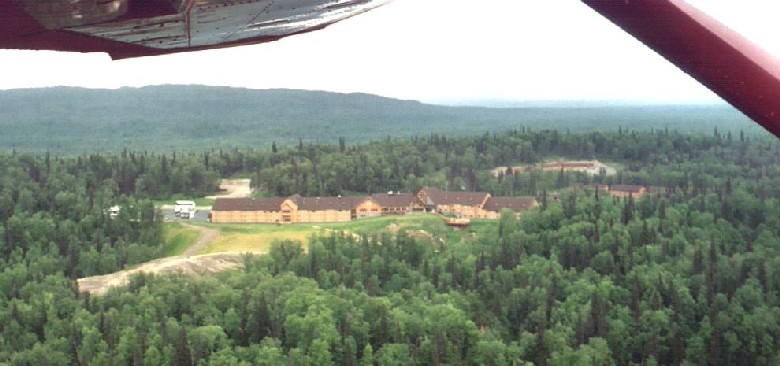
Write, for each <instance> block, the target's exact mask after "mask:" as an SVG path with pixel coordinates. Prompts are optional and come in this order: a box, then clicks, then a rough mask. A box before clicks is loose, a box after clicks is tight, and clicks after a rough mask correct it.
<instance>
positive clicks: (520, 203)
mask: <svg viewBox="0 0 780 366" xmlns="http://www.w3.org/2000/svg"><path fill="white" fill-rule="evenodd" d="M535 205H536V199H534V198H533V197H506V196H499V197H490V199H489V200H488V201H487V203H486V204H485V210H487V211H493V212H499V211H501V210H502V209H505V208H506V209H509V210H512V212H523V211H528V210H530V209H531V208H532V207H534V206H535Z"/></svg>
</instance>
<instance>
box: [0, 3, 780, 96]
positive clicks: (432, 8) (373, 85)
mask: <svg viewBox="0 0 780 366" xmlns="http://www.w3.org/2000/svg"><path fill="white" fill-rule="evenodd" d="M689 2H690V3H692V4H694V5H696V6H698V7H699V8H700V9H702V10H704V11H705V12H707V13H709V14H710V15H712V16H714V17H716V18H717V19H719V20H721V21H723V22H725V23H726V24H728V25H729V26H731V27H732V28H734V29H736V30H738V31H740V32H741V33H743V34H744V35H745V36H747V37H748V38H750V39H752V40H754V41H755V42H757V43H759V44H760V45H762V46H764V47H765V48H767V50H768V51H769V52H772V53H774V54H775V55H780V42H778V41H777V37H778V35H780V24H779V23H780V22H777V21H776V17H777V15H778V14H780V2H778V1H775V0H740V1H732V0H689ZM772 18H775V19H772ZM0 62H1V65H2V67H0V89H10V88H28V87H43V86H55V85H69V86H84V87H90V88H117V87H121V86H144V85H156V84H205V85H227V86H236V87H247V88H256V89H265V88H299V89H315V90H329V91H337V92H366V93H373V94H379V95H383V96H388V97H394V98H402V99H418V100H423V101H428V102H445V103H452V102H465V103H468V102H469V101H478V100H489V99H500V100H507V101H514V100H621V101H642V102H716V101H719V98H718V97H717V96H716V95H714V94H713V93H711V92H710V91H709V90H707V89H706V88H704V87H703V86H701V85H700V84H698V82H696V81H695V80H693V79H692V78H690V77H688V76H687V75H685V74H684V73H683V72H681V71H679V70H678V69H677V68H676V67H675V66H673V65H672V64H670V63H668V62H667V61H665V60H664V59H663V58H661V57H660V56H658V55H657V54H656V53H655V52H654V51H652V50H650V49H648V48H646V47H645V46H643V45H642V44H641V43H639V42H638V41H636V40H635V39H634V38H632V37H631V36H629V35H627V34H626V33H624V32H623V31H622V30H620V29H619V28H617V27H616V26H614V25H613V24H612V23H610V22H609V21H607V20H606V19H605V18H603V17H601V16H600V15H598V14H597V13H595V12H594V11H592V10H591V9H590V8H588V7H587V6H585V5H583V4H582V3H580V2H579V1H576V0H478V1H476V0H395V1H394V2H393V3H390V4H389V5H386V6H384V7H382V8H379V9H376V10H374V11H371V12H368V13H366V14H363V15H360V16H357V17H355V18H352V19H349V20H346V21H343V22H341V23H338V24H335V25H332V26H330V27H328V28H326V29H325V30H322V31H318V32H313V33H309V34H304V35H299V36H293V37H289V38H286V39H283V40H281V41H279V42H273V43H268V44H262V45H254V46H243V47H234V48H229V49H223V50H209V51H202V52H193V53H180V54H174V55H167V56H156V57H144V58H139V59H130V60H122V61H111V60H110V59H109V57H108V56H107V55H105V54H74V53H59V52H44V51H5V50H2V51H0ZM472 104H473V103H472Z"/></svg>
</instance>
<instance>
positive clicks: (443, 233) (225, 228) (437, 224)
mask: <svg viewBox="0 0 780 366" xmlns="http://www.w3.org/2000/svg"><path fill="white" fill-rule="evenodd" d="M204 226H205V227H208V228H212V229H215V230H218V231H219V237H218V238H217V239H216V240H214V241H213V242H212V243H211V244H210V245H209V246H208V247H207V248H206V249H205V250H204V251H202V252H201V253H204V254H207V253H225V252H242V253H244V252H251V253H268V251H269V249H270V248H271V244H272V243H274V242H276V241H282V240H294V241H300V242H301V243H302V244H303V248H304V249H306V248H307V246H308V238H309V237H311V236H312V235H319V236H329V235H332V234H334V233H338V234H340V235H360V234H368V235H373V234H375V233H380V232H384V231H389V232H393V233H396V232H398V231H399V230H401V229H403V230H405V231H406V232H409V233H417V234H420V235H417V234H415V235H414V236H415V237H430V238H436V239H437V240H438V239H441V240H443V241H444V242H446V243H458V242H461V241H462V240H463V239H464V238H466V237H467V236H468V235H470V234H474V233H476V234H478V233H480V232H482V231H484V230H488V229H490V228H493V227H496V226H498V221H494V220H473V221H472V226H471V227H470V228H469V229H467V230H454V229H452V228H449V227H447V225H446V224H445V223H444V221H443V220H442V219H441V218H439V217H438V216H435V215H431V214H412V215H403V216H387V217H377V218H366V219H360V220H355V221H350V222H343V223H322V224H288V225H275V224H207V225H204Z"/></svg>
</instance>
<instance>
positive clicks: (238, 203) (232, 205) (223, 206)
mask: <svg viewBox="0 0 780 366" xmlns="http://www.w3.org/2000/svg"><path fill="white" fill-rule="evenodd" d="M284 200H285V198H284V197H268V198H257V199H255V198H217V200H216V201H215V202H214V205H213V206H212V207H211V211H279V210H280V209H281V205H282V202H284Z"/></svg>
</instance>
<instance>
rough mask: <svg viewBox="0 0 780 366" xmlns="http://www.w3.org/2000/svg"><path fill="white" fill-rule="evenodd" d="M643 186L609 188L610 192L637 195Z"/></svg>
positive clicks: (625, 185) (615, 185) (621, 185)
mask: <svg viewBox="0 0 780 366" xmlns="http://www.w3.org/2000/svg"><path fill="white" fill-rule="evenodd" d="M643 189H645V187H644V186H638V185H632V184H613V185H611V186H609V191H610V192H626V193H639V192H641V191H642V190H643Z"/></svg>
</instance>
